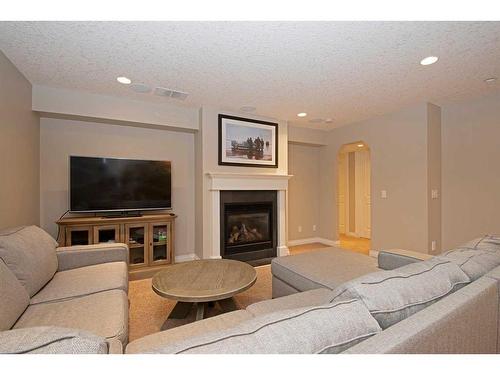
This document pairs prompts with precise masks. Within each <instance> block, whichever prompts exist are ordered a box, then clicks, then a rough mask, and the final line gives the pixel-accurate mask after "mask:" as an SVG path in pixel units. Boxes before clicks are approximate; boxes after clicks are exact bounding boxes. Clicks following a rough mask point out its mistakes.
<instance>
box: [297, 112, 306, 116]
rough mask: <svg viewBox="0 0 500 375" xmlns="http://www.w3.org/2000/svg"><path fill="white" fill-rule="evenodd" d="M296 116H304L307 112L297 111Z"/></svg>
mask: <svg viewBox="0 0 500 375" xmlns="http://www.w3.org/2000/svg"><path fill="white" fill-rule="evenodd" d="M297 116H298V117H306V116H307V113H305V112H300V113H297Z"/></svg>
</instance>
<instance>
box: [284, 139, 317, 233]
mask: <svg viewBox="0 0 500 375" xmlns="http://www.w3.org/2000/svg"><path fill="white" fill-rule="evenodd" d="M288 174H291V175H293V177H292V178H291V179H290V181H289V184H288V240H289V241H293V240H300V239H305V238H312V237H318V236H319V233H320V218H319V205H320V199H319V193H320V189H319V174H320V147H316V146H310V145H304V144H291V143H289V144H288ZM313 225H316V231H314V230H313ZM299 226H301V227H302V232H299Z"/></svg>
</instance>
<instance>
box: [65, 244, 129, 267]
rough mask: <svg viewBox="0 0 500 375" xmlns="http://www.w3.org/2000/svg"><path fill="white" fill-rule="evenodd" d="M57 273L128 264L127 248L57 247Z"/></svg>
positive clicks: (100, 245)
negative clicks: (101, 265)
mask: <svg viewBox="0 0 500 375" xmlns="http://www.w3.org/2000/svg"><path fill="white" fill-rule="evenodd" d="M56 254H57V260H58V262H59V267H58V271H64V270H69V269H73V268H79V267H85V266H93V265H95V264H101V263H110V262H125V263H127V264H128V246H127V245H126V244H124V243H101V244H97V245H82V246H67V247H58V248H57V251H56Z"/></svg>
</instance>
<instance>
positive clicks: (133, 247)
mask: <svg viewBox="0 0 500 375" xmlns="http://www.w3.org/2000/svg"><path fill="white" fill-rule="evenodd" d="M146 228H147V225H140V224H138V225H134V224H127V225H125V242H126V244H127V245H128V247H129V256H130V267H138V266H143V265H145V264H147V254H148V251H147V245H148V238H147V235H148V234H147V230H146Z"/></svg>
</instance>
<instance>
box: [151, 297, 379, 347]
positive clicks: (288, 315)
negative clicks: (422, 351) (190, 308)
mask: <svg viewBox="0 0 500 375" xmlns="http://www.w3.org/2000/svg"><path fill="white" fill-rule="evenodd" d="M378 332H380V327H379V325H378V324H377V322H376V321H375V320H374V319H373V317H372V316H371V315H370V313H369V312H368V310H367V309H366V307H365V306H364V305H363V303H362V302H360V301H357V300H351V301H342V302H339V303H334V304H328V305H323V306H315V307H308V308H301V309H293V310H283V311H279V312H275V313H271V314H266V315H260V316H257V317H255V318H253V319H250V320H247V321H245V322H242V323H241V324H239V325H237V326H236V327H234V328H231V329H227V330H224V331H215V332H211V333H208V334H206V335H203V336H197V337H193V338H191V339H187V340H185V341H181V342H176V343H173V344H171V345H163V346H160V347H158V348H156V349H154V350H151V351H150V352H152V353H174V354H181V353H185V354H195V353H200V354H256V353H260V354H268V353H270V354H272V353H276V354H278V353H295V354H300V353H340V352H342V351H344V350H345V349H347V348H349V347H350V346H352V345H355V344H356V343H358V342H361V341H362V340H364V339H366V338H368V337H370V336H372V335H374V334H376V333H378Z"/></svg>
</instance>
